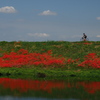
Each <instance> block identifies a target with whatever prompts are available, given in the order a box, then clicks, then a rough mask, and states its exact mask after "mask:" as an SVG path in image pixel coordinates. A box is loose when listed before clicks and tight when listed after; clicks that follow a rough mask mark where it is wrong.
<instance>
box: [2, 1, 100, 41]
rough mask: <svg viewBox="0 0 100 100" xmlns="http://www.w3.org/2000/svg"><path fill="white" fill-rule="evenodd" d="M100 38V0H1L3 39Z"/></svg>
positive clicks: (76, 39) (68, 39) (65, 39)
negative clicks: (84, 35) (84, 36)
mask: <svg viewBox="0 0 100 100" xmlns="http://www.w3.org/2000/svg"><path fill="white" fill-rule="evenodd" d="M83 33H85V34H86V35H87V37H88V38H89V40H90V41H100V0H0V41H80V39H81V37H82V36H83Z"/></svg>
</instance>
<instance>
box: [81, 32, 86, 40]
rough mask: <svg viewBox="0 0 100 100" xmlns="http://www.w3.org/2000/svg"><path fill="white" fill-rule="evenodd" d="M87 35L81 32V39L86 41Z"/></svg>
mask: <svg viewBox="0 0 100 100" xmlns="http://www.w3.org/2000/svg"><path fill="white" fill-rule="evenodd" d="M86 38H87V35H86V34H85V33H83V37H82V39H84V41H86Z"/></svg>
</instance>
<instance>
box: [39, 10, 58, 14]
mask: <svg viewBox="0 0 100 100" xmlns="http://www.w3.org/2000/svg"><path fill="white" fill-rule="evenodd" d="M39 15H57V13H56V12H52V11H50V10H46V11H43V12H42V13H40V14H39Z"/></svg>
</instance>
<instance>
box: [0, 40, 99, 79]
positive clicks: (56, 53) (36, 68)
mask: <svg viewBox="0 0 100 100" xmlns="http://www.w3.org/2000/svg"><path fill="white" fill-rule="evenodd" d="M20 49H24V50H27V51H28V54H30V53H37V54H45V53H46V56H48V57H51V59H53V60H54V59H58V60H60V61H58V62H57V61H55V62H53V63H52V64H51V63H49V62H50V61H47V62H48V65H45V64H44V63H43V64H38V65H34V64H33V65H27V64H26V65H25V64H24V65H21V66H20V67H18V65H17V64H16V65H14V66H12V67H8V66H7V67H4V65H2V64H1V65H0V76H1V77H4V76H5V77H6V76H7V77H8V76H9V77H16V78H32V79H35V78H45V79H46V78H47V79H48V78H49V79H63V78H65V79H67V78H73V77H74V78H77V79H78V78H79V79H81V78H82V79H85V80H86V79H87V80H90V79H92V80H99V79H100V42H99V41H98V42H94V41H89V42H88V43H87V42H67V41H47V42H25V41H21V42H18V43H17V42H15V41H13V42H6V41H1V42H0V59H1V58H2V57H3V56H4V55H6V54H8V55H10V53H11V52H17V51H18V50H20ZM48 51H50V52H49V53H48ZM5 53H6V54H5ZM90 53H95V54H96V57H94V56H92V55H91V56H90V58H89V59H84V58H85V56H86V55H88V54H90ZM23 55H26V54H23ZM91 57H92V59H91ZM37 58H38V57H37ZM60 58H61V59H60ZM23 59H25V58H23ZM39 59H40V58H39ZM47 59H49V58H45V60H47ZM63 59H64V61H62V62H61V60H63ZM93 59H95V60H93ZM3 60H4V61H5V60H9V58H4V59H2V62H4V61H3ZM85 60H91V61H90V62H86V61H85ZM83 61H85V64H83V65H82V62H83ZM95 61H98V62H96V63H98V65H97V64H96V63H95ZM42 62H43V61H42ZM59 62H60V63H59ZM92 62H94V63H92ZM6 63H7V62H6ZM11 63H12V62H11ZM89 63H90V64H89ZM80 64H81V65H80ZM92 65H93V66H92ZM82 66H83V67H82ZM97 67H98V68H97Z"/></svg>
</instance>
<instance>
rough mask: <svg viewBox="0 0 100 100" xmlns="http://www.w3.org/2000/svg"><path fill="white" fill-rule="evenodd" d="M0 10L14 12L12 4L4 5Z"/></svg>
mask: <svg viewBox="0 0 100 100" xmlns="http://www.w3.org/2000/svg"><path fill="white" fill-rule="evenodd" d="M0 12H1V13H15V12H16V10H15V8H14V7H12V6H5V7H2V8H0Z"/></svg>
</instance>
